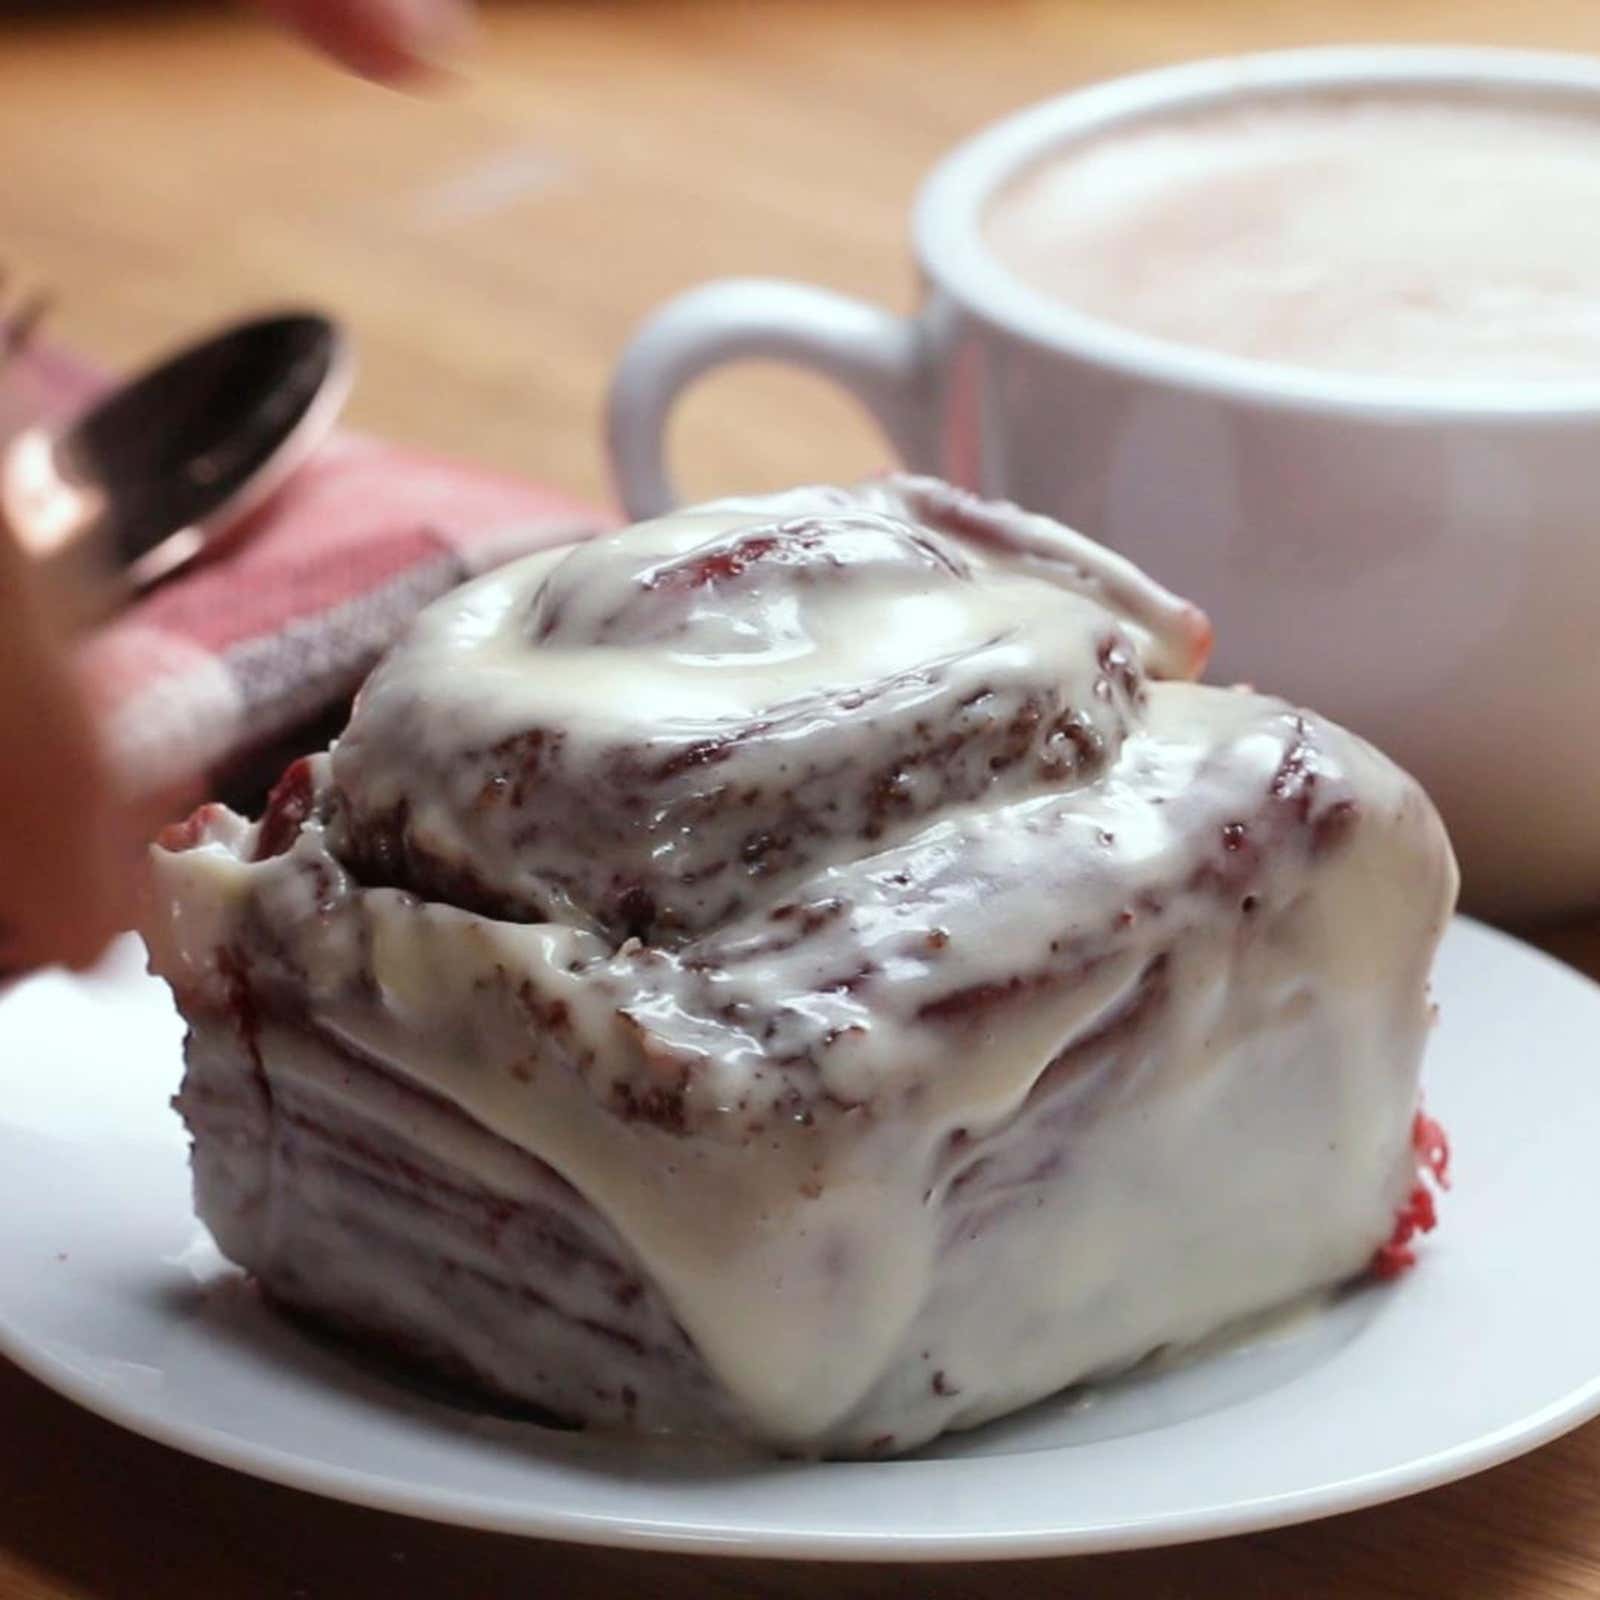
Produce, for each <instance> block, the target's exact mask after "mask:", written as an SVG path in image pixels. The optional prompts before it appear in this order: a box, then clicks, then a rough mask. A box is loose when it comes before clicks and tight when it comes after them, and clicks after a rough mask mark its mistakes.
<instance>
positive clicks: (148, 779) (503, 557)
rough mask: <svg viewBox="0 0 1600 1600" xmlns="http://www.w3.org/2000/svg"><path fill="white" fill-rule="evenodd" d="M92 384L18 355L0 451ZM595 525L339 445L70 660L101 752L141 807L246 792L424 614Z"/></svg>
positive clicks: (368, 442)
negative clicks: (239, 535)
mask: <svg viewBox="0 0 1600 1600" xmlns="http://www.w3.org/2000/svg"><path fill="white" fill-rule="evenodd" d="M98 382H99V380H98V378H97V376H96V374H95V373H94V372H93V371H92V370H91V369H89V368H87V367H85V366H84V365H83V364H82V363H80V362H78V361H77V360H75V359H74V358H73V357H72V356H70V355H69V354H67V353H65V352H62V351H61V350H59V349H57V348H52V347H50V346H48V345H35V346H32V347H30V349H29V350H28V351H27V353H26V354H25V355H23V356H22V357H21V358H19V360H18V361H17V362H15V363H14V364H13V365H12V366H11V367H8V368H7V371H6V375H5V385H4V387H5V388H6V390H7V391H8V396H9V398H7V399H5V400H4V401H3V405H4V406H5V407H6V410H5V411H0V439H3V438H4V437H5V436H6V434H7V432H8V428H9V427H15V426H18V425H20V424H21V423H22V422H23V421H24V420H27V419H30V418H38V417H46V418H59V417H61V416H64V415H67V414H70V413H71V412H72V411H73V410H75V409H76V408H77V407H78V406H80V405H82V404H83V403H84V402H85V401H86V400H87V399H88V398H90V397H91V396H92V394H93V393H94V391H95V389H96V388H97V387H98ZM609 520H610V519H609V518H608V517H607V516H606V515H605V514H604V513H602V512H599V511H597V510H596V509H595V508H593V507H591V506H586V505H584V504H583V503H582V502H580V501H578V500H575V499H571V498H569V497H568V496H566V495H564V494H562V493H560V492H559V491H557V490H554V489H550V488H546V487H543V486H541V485H538V484H532V483H525V482H522V481H520V480H518V479H515V478H511V477H507V476H504V475H502V474H499V473H494V472H489V471H485V470H483V469H481V468H477V467H471V466H463V465H461V464H459V463H456V462H451V461H446V460H442V459H440V458H438V457H435V456H430V455H427V454H425V453H423V452H420V451H415V450H407V449H401V448H399V447H396V446H393V445H389V444H385V443H383V442H380V441H378V440H374V439H369V438H365V437H359V436H355V435H348V434H346V435H340V436H338V437H336V438H335V439H334V440H333V441H332V442H330V444H329V445H328V446H327V447H326V448H325V449H324V450H323V451H322V452H320V454H319V455H318V456H317V457H316V458H315V459H314V460H313V461H312V462H311V463H310V464H309V465H307V466H306V467H304V468H303V469H301V470H300V471H299V472H298V473H297V474H296V475H295V476H294V477H293V478H292V479H291V480H290V481H289V483H288V484H286V485H285V487H284V488H283V489H282V490H280V491H279V492H278V493H277V494H276V495H274V496H273V498H272V499H271V501H269V502H268V503H267V504H266V505H265V506H263V507H262V508H261V509H260V510H259V511H257V512H256V513H254V514H253V518H252V521H253V523H254V524H255V526H253V527H252V528H250V529H249V534H250V537H248V538H246V539H243V540H241V541H240V542H239V543H238V544H237V545H234V546H233V547H232V548H231V549H230V550H228V551H227V552H225V553H224V554H223V555H221V556H220V557H218V558H217V559H215V560H213V561H210V562H208V563H206V564H204V565H203V566H197V567H195V568H193V569H191V570H190V571H188V572H187V573H185V574H183V575H181V576H180V577H178V578H176V579H174V580H173V581H172V582H170V583H168V584H166V585H164V586H163V587H161V588H158V589H157V590H155V591H154V592H153V593H151V594H149V595H147V596H145V597H144V598H143V599H141V600H139V601H138V602H136V603H135V604H134V605H133V606H131V607H130V608H129V609H128V610H127V611H125V612H124V613H122V614H121V615H120V616H118V617H117V618H116V619H115V620H114V621H113V622H111V623H109V624H108V625H106V626H105V627H103V628H102V629H100V630H99V631H98V632H96V633H95V634H94V635H92V636H91V637H90V638H88V639H87V640H86V641H85V642H84V644H83V646H82V650H81V666H82V671H83V676H84V681H85V685H86V688H87V691H88V693H89V696H90V699H91V702H92V704H93V705H94V706H95V708H96V710H97V712H98V713H99V715H100V718H101V721H102V726H103V728H104V730H105V738H106V742H107V746H108V749H109V750H110V752H111V754H112V756H113V758H114V760H115V762H116V764H117V767H118V769H119V770H120V771H122V772H123V773H125V774H127V775H128V776H129V778H130V780H131V781H132V782H133V783H134V784H136V786H137V787H138V788H139V789H140V790H142V791H144V792H148V793H155V792H159V791H165V790H169V789H171V788H173V786H174V785H187V784H189V783H190V782H191V781H194V780H198V785H199V786H200V787H203V788H205V789H208V790H212V791H217V790H228V789H237V788H238V787H239V785H240V784H241V783H244V784H246V785H247V786H248V784H249V783H252V782H255V781H258V779H259V777H260V776H261V775H260V774H259V773H256V772H254V771H253V769H255V768H259V767H260V765H261V763H262V761H263V760H266V761H269V762H270V761H273V760H277V759H280V758H281V757H283V756H286V755H287V754H288V753H292V751H293V749H294V745H295V739H296V735H297V732H299V731H301V730H307V729H312V728H316V727H317V726H318V724H319V723H320V722H321V721H322V720H324V719H325V718H327V717H328V716H329V715H336V714H337V713H338V712H339V711H340V710H341V708H342V707H343V706H344V705H345V704H346V703H347V702H348V700H349V698H350V696H351V694H352V693H353V691H354V690H355V688H356V687H357V686H358V685H359V683H360V681H361V679H362V678H363V677H365V675H366V674H367V672H368V671H369V670H370V668H371V667H372V665H373V664H374V662H375V661H376V660H377V658H378V657H379V655H381V654H382V652H383V651H384V649H385V648H386V647H387V646H388V645H389V644H390V643H391V642H392V641H393V640H394V639H395V638H396V637H398V635H399V634H400V632H401V631H402V630H403V629H404V627H405V626H406V624H407V622H408V621H409V620H410V618H411V617H412V616H414V615H415V613H416V612H417V611H418V610H419V609H420V608H421V607H422V606H424V605H426V604H427V603H428V602H429V601H430V600H432V599H434V598H435V597H436V596H438V595H441V594H443V593H445V591H446V590H448V589H451V588H454V587H455V586H456V585H457V584H458V583H461V582H462V581H463V580H464V579H466V578H468V577H470V576H472V575H473V574H474V573H477V572H482V571H486V570H487V569H489V568H490V567H494V566H498V565H499V564H501V563H502V562H504V561H508V560H510V559H512V558H513V557H515V556H518V555H523V554H526V553H527V552H529V551H532V550H538V549H541V548H544V547H547V546H549V545H552V544H559V543H563V542H566V541H568V540H571V539H575V538H580V537H583V536H584V535H586V534H588V533H590V532H592V531H594V530H595V529H597V528H599V527H601V526H604V525H606V524H607V523H608V522H609ZM246 773H251V777H250V778H248V779H247V778H245V777H244V774H246ZM267 781H270V777H269V778H268V780H267Z"/></svg>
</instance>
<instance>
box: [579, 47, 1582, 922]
mask: <svg viewBox="0 0 1600 1600" xmlns="http://www.w3.org/2000/svg"><path fill="white" fill-rule="evenodd" d="M1381 86H1401V87H1406V88H1412V87H1421V88H1426V87H1437V88H1441V89H1448V90H1450V91H1451V92H1452V93H1468V94H1482V95H1484V96H1487V97H1490V98H1504V97H1506V96H1516V97H1518V98H1521V99H1524V100H1526V99H1527V98H1529V97H1534V98H1535V99H1541V100H1544V99H1548V100H1550V101H1558V102H1561V103H1563V104H1566V105H1568V106H1571V105H1573V104H1578V105H1580V106H1582V107H1584V108H1586V109H1588V110H1590V111H1593V112H1597V113H1600V62H1597V61H1595V60H1592V59H1590V58H1587V57H1571V56H1560V55H1547V54H1533V53H1524V52H1512V51H1499V50H1478V49H1403V48H1385V47H1374V48H1349V49H1319V50H1304V51H1291V52H1286V53H1281V54H1271V55H1261V56H1253V57H1242V58H1239V59H1234V60H1223V61H1211V62H1201V63H1197V64H1193V65H1188V66H1182V67H1176V68H1170V69H1166V70H1162V71H1157V72H1151V73H1147V74H1143V75H1141V76H1138V77H1133V78H1126V79H1122V80H1120V81H1117V82H1112V83H1107V84H1102V85H1099V86H1096V87H1093V88H1089V89H1085V90H1082V91H1080V92H1077V93H1073V94H1068V95H1066V96H1064V97H1062V98H1060V99H1057V100H1052V101H1049V102H1047V103H1045V104H1043V105H1039V106H1035V107H1033V108H1031V109H1029V110H1026V111H1023V112H1020V113H1019V114H1017V115H1016V116H1013V117H1011V118H1009V119H1007V120H1006V121H1003V122H1000V123H998V124H996V125H994V126H992V127H990V128H988V129H987V130H986V131H984V132H982V133H980V134H978V135H977V136H976V137H975V138H973V139H972V140H970V141H969V142H968V143H966V144H964V145H962V146H961V147H960V148H958V149H957V150H956V151H954V152H953V153H952V154H951V155H949V156H947V157H946V158H945V160H944V161H943V162H942V163H941V164H940V165H939V166H938V167H936V168H935V169H934V171H933V173H932V175H931V176H930V177H929V178H928V180H927V181H926V183H925V184H924V186H923V188H922V192H921V195H920V197H919V198H918V200H917V203H916V209H915V214H914V238H915V247H916V253H917V258H918V261H919V263H920V266H921V269H922V277H923V282H924V285H925V292H924V298H923V303H922V305H921V308H920V309H919V310H918V312H917V314H916V315H915V316H913V317H910V318H902V317H897V316H893V315H891V314H889V313H888V312H886V311H882V310H878V309H876V308H874V307H871V306H867V305H863V304H861V303H860V302H857V301H854V300H849V299H845V298H843V297H842V296H839V295H836V294H832V293H829V292H827V291H824V290H821V289H814V288H809V287H806V286H804V285H800V284H792V283H782V282H771V281H764V280H759V281H758V280H729V281H725V282H721V283H712V284H709V285H707V286H705V287H703V288H701V289H697V290H694V291H691V292H690V293H689V294H687V295H684V296H683V297H681V298H680V299H678V300H675V301H673V302H672V303H670V304H669V305H667V306H665V307H664V308H663V309H662V310H660V311H659V312H658V313H657V314H656V315H655V316H654V317H653V318H651V319H650V321H649V322H648V323H647V324H646V325H645V326H644V328H643V329H642V330H641V331H640V332H639V334H638V335H637V337H636V338H635V339H634V341H633V343H632V344H631V345H630V347H629V349H628V350H627V352H626V354H625V355H624V357H623V360H622V362H621V365H620V366H619V368H618V370H617V374H616V378H615V382H614V385H613V389H612V394H611V402H610V440H611V450H612V460H613V465H614V468H615V473H616V477H617V481H618V484H619V487H620V490H621V493H622V497H623V500H624V502H625V504H626V506H627V509H628V510H629V512H630V513H632V514H633V515H634V516H637V517H644V516H652V515H656V514H659V513H661V512H663V511H665V510H667V509H668V508H669V507H670V506H671V505H672V503H673V501H674V494H673V489H672V484H671V479H670V477H669V475H668V473H667V470H666V467H665V465H664V461H663V454H664V452H663V436H664V430H665V424H666V419H667V414H668V412H669V410H670V409H671V406H672V404H673V402H674V400H675V399H676V397H677V396H678V394H679V393H680V391H681V390H682V389H683V388H684V387H685V386H686V385H687V384H688V383H689V382H691V381H692V380H693V379H694V378H695V377H697V376H698V375H699V374H701V373H703V372H705V371H706V370H708V369H709V368H712V367H715V366H718V365H720V364H722V363H725V362H729V361H734V360H741V359H748V358H755V357H760V358H767V359H771V358H778V359H781V360H787V361H792V362H796V363H799V364H802V365H805V366H808V367H811V368H814V369H816V370H819V371H821V372H823V373H826V374H827V375H829V376H830V377H832V378H834V379H836V380H837V381H838V382H839V383H841V384H842V385H843V386H844V387H845V388H846V389H848V390H850V391H851V392H852V393H853V394H854V395H856V396H857V397H858V398H859V399H860V400H861V401H863V402H864V403H865V405H866V406H867V407H868V409H869V410H870V411H871V412H872V413H873V415H874V416H875V417H876V418H877V420H878V422H879V423H880V424H881V426H882V428H883V430H884V432H885V433H886V434H887V435H888V438H889V440H890V442H891V444H892V445H893V447H894V449H895V450H896V451H897V452H898V454H899V455H900V457H901V458H902V459H903V461H904V462H905V463H906V464H907V465H909V466H911V467H913V468H915V469H917V470H920V471H926V472H933V473H937V474H939V475H940V476H942V477H945V478H948V479H951V480H952V481H954V482H956V483H958V484H962V485H964V486H966V487H968V488H972V489H975V490H978V491H979V492H981V493H983V494H986V495H996V496H1001V497H1004V498H1007V499H1011V500H1016V501H1019V502H1020V503H1021V504H1023V505H1025V506H1027V507H1029V508H1030V509H1033V510H1038V511H1044V512H1048V513H1049V514H1050V515H1052V516H1055V517H1057V518H1059V519H1060V520H1062V521H1064V522H1067V523H1069V524H1071V525H1072V526H1074V527H1077V528H1079V529H1082V530H1083V531H1084V532H1086V533H1088V534H1091V535H1092V536H1094V537H1095V538H1097V539H1100V540H1103V541H1104V542H1105V543H1106V544H1108V545H1111V546H1112V547H1114V548H1115V549H1117V550H1119V551H1121V552H1123V553H1124V554H1125V555H1127V556H1130V557H1131V558H1132V559H1133V560H1135V561H1137V562H1138V563H1139V564H1140V565H1141V566H1144V567H1146V568H1147V569H1148V570H1149V571H1150V572H1151V573H1152V574H1154V575H1155V576H1156V577H1157V578H1159V579H1160V580H1161V581H1162V582H1164V583H1166V584H1167V585H1168V586H1169V587H1171V588H1173V589H1175V590H1177V591H1178V592H1179V593H1181V594H1184V595H1186V596H1188V597H1189V598H1191V599H1194V600H1196V601H1198V602H1199V603H1200V604H1201V605H1202V606H1204V607H1205V609H1206V610H1207V611H1208V612H1209V613H1210V614H1211V617H1212V619H1213V621H1214V622H1215V624H1216V627H1217V650H1216V655H1215V658H1214V662H1213V666H1212V670H1211V674H1210V675H1211V676H1212V677H1213V678H1215V679H1218V680H1220V681H1234V680H1247V681H1250V682H1253V683H1256V684H1258V685H1259V686H1260V687H1262V688H1264V689H1270V690H1272V691H1274V692H1276V693H1279V694H1283V695H1286V696H1288V697H1289V698H1291V699H1293V700H1297V701H1300V702H1303V703H1305V704H1307V705H1312V706H1315V707H1316V708H1317V709H1318V710H1320V711H1323V712H1325V713H1326V714H1328V715H1330V716H1332V717H1334V718H1336V719H1337V720H1339V721H1341V722H1343V723H1345V724H1347V725H1348V726H1350V727H1352V728H1354V729H1355V730H1357V731H1358V732H1360V733H1363V734H1365V735H1366V736H1367V737H1368V738H1370V739H1371V740H1372V741H1373V742H1374V743H1376V744H1378V745H1379V746H1381V747H1382V748H1384V749H1385V750H1387V751H1388V752H1389V753H1390V754H1391V755H1392V756H1394V757H1395V758H1396V759H1398V760H1399V761H1401V762H1402V763H1403V764H1404V765H1406V766H1407V767H1409V768H1410V769H1411V770H1412V771H1413V772H1415V773H1416V775H1417V776H1418V777H1419V778H1421V780H1422V781H1423V783H1424V784H1426V785H1427V787H1428V788H1429V790H1430V791H1431V792H1432V794H1433V796H1434V798H1435V800H1436V801H1437V802H1438V804H1439V806H1440V809H1441V810H1442V812H1443V813H1444V816H1445V819H1446V821H1447V822H1448V823H1449V825H1450V829H1451V832H1452V835H1453V837H1454V839H1455V843H1456V848H1457V851H1458V854H1459V855H1460V857H1461V860H1462V866H1463V870H1464V876H1465V885H1466V896H1467V901H1468V904H1469V905H1471V906H1472V907H1473V908H1474V909H1477V910H1479V911H1482V912H1484V913H1486V914H1489V915H1496V916H1507V917H1527V916H1535V915H1547V914H1551V913H1555V912H1558V911H1563V910H1573V909H1578V908H1580V907H1584V906H1591V905H1597V904H1600V614H1597V613H1600V541H1597V539H1596V537H1595V532H1596V523H1597V522H1600V515H1597V511H1596V502H1597V500H1600V373H1597V374H1596V381H1595V382H1593V383H1584V384H1581V385H1571V386H1567V385H1561V386H1557V385H1550V384H1542V385H1539V386H1537V387H1532V386H1516V385H1501V386H1498V387H1494V388H1490V387H1488V386H1483V385H1475V386H1472V387H1470V388H1468V387H1463V386H1460V385H1452V384H1450V383H1448V382H1441V381H1435V382H1428V383H1418V382H1410V381H1404V380H1395V379H1389V378H1384V379H1372V378H1365V377H1360V376H1345V375H1343V374H1336V373H1327V372H1321V371H1311V370H1308V369H1304V368H1294V367H1289V366H1280V365H1275V364H1270V363H1264V362H1257V361H1247V360H1243V359H1240V358H1237V357H1231V356H1227V355H1222V354H1214V353H1212V352H1210V351H1207V350H1202V349H1196V348H1190V347H1186V346H1180V345H1177V344H1173V343H1169V342H1165V341H1161V340H1157V339H1153V338H1149V337H1146V336H1143V335H1141V334H1137V333H1134V332H1130V331H1128V330H1125V329H1122V328H1120V327H1116V326H1113V325H1111V324H1109V323H1107V322H1103V321H1099V320H1097V319H1095V318H1092V317H1089V316H1087V315H1085V314H1083V313H1081V312H1078V311H1075V310H1074V309H1073V308H1072V307H1071V306H1070V305H1068V304H1066V303H1063V302H1061V301H1058V300H1055V299H1052V298H1050V297H1049V296H1047V295H1045V294H1042V293H1040V292H1038V291H1036V290H1034V289H1032V288H1030V287H1029V286H1028V285H1026V284H1025V283H1023V282H1021V281H1020V280H1019V279H1018V278H1016V277H1014V276H1013V275H1012V274H1011V273H1010V272H1009V271H1008V270H1007V268H1006V267H1005V266H1004V265H1003V264H1002V263H1001V262H1000V261H999V260H997V259H996V257H995V256H994V255H993V253H992V252H991V250H990V249H989V247H988V245H987V244H986V242H985V239H984V235H983V231H982V225H981V224H982V218H983V214H984V210H985V205H986V202H987V201H988V199H989V197H990V196H992V195H993V194H994V193H995V192H996V190H997V189H998V188H999V187H1000V186H1002V185H1003V184H1004V183H1005V182H1006V180H1007V179H1008V178H1010V177H1012V176H1013V175H1015V174H1016V173H1018V172H1019V171H1020V170H1021V169H1023V168H1025V167H1027V166H1029V165H1031V164H1032V163H1034V162H1036V161H1038V160H1039V158H1040V157H1041V156H1042V155H1044V154H1046V153H1048V152H1050V151H1051V150H1052V149H1055V148H1057V147H1060V146H1062V145H1064V144H1066V143H1068V142H1069V141H1072V140H1074V139H1078V138H1082V137H1083V136H1085V135H1087V134H1090V133H1101V132H1103V131H1104V130H1106V129H1108V128H1111V127H1114V126H1116V125H1118V124H1122V123H1128V122H1132V121H1135V120H1137V119H1141V118H1148V117H1150V116H1151V115H1153V114H1156V113H1160V112H1163V111H1168V110H1172V109H1175V108H1186V109H1193V108H1199V107H1203V106H1215V105H1218V104H1226V103H1231V102H1237V101H1239V100H1241V99H1244V98H1261V97H1268V96H1279V97H1284V96H1294V95H1297V94H1302V93H1304V92H1306V91H1307V90H1325V89H1330V88H1331V89H1338V88H1350V89H1362V88H1373V87H1381ZM1403 158H1404V152H1403V151H1399V152H1397V159H1403ZM730 487H735V486H730Z"/></svg>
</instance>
